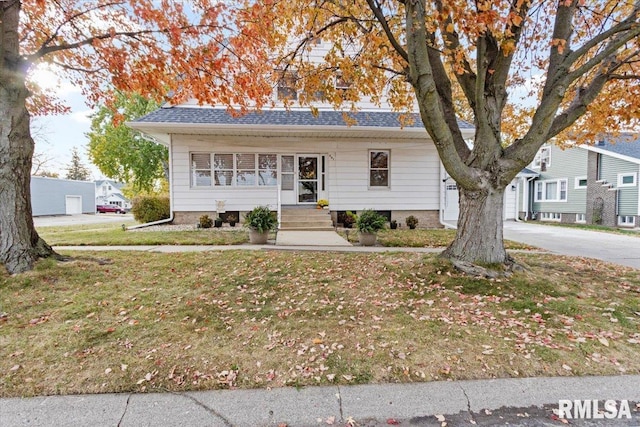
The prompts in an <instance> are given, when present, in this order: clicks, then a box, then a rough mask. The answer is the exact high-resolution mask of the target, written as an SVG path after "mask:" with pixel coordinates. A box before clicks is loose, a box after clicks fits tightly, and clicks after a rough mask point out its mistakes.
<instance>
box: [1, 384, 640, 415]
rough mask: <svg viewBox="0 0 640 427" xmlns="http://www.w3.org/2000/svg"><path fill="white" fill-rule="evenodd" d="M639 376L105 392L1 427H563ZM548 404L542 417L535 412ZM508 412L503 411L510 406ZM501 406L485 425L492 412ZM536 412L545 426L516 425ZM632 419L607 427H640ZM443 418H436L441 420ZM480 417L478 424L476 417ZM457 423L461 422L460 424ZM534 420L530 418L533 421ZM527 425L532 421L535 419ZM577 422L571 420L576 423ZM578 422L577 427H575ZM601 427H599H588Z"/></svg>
mask: <svg viewBox="0 0 640 427" xmlns="http://www.w3.org/2000/svg"><path fill="white" fill-rule="evenodd" d="M638 384H640V376H639V375H636V376H616V377H555V378H523V379H497V380H478V381H452V382H428V383H410V384H380V385H357V386H335V387H331V386H330V387H305V388H300V389H295V388H274V389H271V390H267V389H255V390H232V391H206V392H190V393H163V394H154V393H148V394H124V393H123V394H103V395H84V396H49V397H36V398H29V399H19V398H15V399H1V400H0V424H1V425H3V426H12V427H21V426H34V427H35V426H69V427H74V426H78V427H80V426H121V427H126V426H189V427H199V426H203V427H204V426H215V427H217V426H224V427H228V426H238V427H244V426H247V427H254V426H279V425H281V426H282V425H286V426H287V427H298V426H300V427H302V426H304V427H306V426H321V425H325V426H326V425H342V426H344V425H348V424H349V423H350V422H352V421H353V422H354V423H355V424H352V425H358V426H365V425H366V426H382V425H389V424H395V423H396V422H397V423H399V424H400V425H434V426H436V425H437V426H441V425H443V424H442V419H445V420H446V419H449V423H448V425H449V426H455V425H467V426H468V425H472V424H476V423H477V424H480V425H498V424H502V423H503V421H504V419H506V418H507V416H508V414H512V415H513V418H514V419H515V420H516V422H509V424H510V425H563V424H562V423H560V422H558V421H553V420H552V415H553V413H552V411H551V408H558V401H559V400H560V399H569V400H576V399H580V400H586V399H598V400H599V401H600V402H601V403H600V407H601V408H602V406H603V405H604V401H605V400H608V399H613V400H618V401H620V400H628V401H629V402H631V401H633V402H638V401H640V387H638ZM545 404H546V405H549V406H547V407H546V408H545V409H544V411H543V412H541V411H536V408H535V407H540V406H542V405H545ZM505 407H506V408H505ZM499 408H503V409H502V410H501V411H500V415H499V416H498V415H496V416H495V417H494V418H495V419H493V420H491V419H490V420H489V421H488V422H486V423H485V422H477V421H476V420H475V419H476V417H480V416H482V417H484V418H487V417H486V415H491V413H492V411H495V410H498V409H499ZM527 411H530V412H531V414H534V413H536V412H539V414H538V416H539V418H540V420H539V421H543V422H544V421H546V422H545V423H544V424H540V423H536V424H531V423H528V422H527V423H526V424H525V423H522V424H520V423H518V422H517V421H518V417H520V419H521V420H524V421H526V419H527V418H531V415H530V414H528V413H527V415H529V416H526V415H525V413H526V412H527ZM631 414H632V419H631V420H623V421H624V422H625V423H624V424H620V423H616V421H615V420H604V421H606V422H607V424H603V425H640V414H639V413H638V408H637V407H636V406H635V404H632V408H631ZM436 416H438V417H436ZM478 419H480V418H478ZM455 420H457V422H456V421H455ZM531 420H533V419H531ZM531 420H529V421H531ZM572 424H574V422H573V421H572ZM578 424H579V423H578ZM589 425H600V424H589Z"/></svg>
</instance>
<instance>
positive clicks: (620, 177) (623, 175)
mask: <svg viewBox="0 0 640 427" xmlns="http://www.w3.org/2000/svg"><path fill="white" fill-rule="evenodd" d="M627 177H632V178H633V182H632V183H631V184H625V183H624V182H622V181H623V180H624V178H627ZM636 185H638V174H637V173H636V172H626V173H619V174H618V187H635V186H636Z"/></svg>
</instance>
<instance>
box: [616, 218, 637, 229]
mask: <svg viewBox="0 0 640 427" xmlns="http://www.w3.org/2000/svg"><path fill="white" fill-rule="evenodd" d="M629 220H630V221H629ZM618 225H620V226H622V227H635V226H636V217H635V216H633V215H618Z"/></svg>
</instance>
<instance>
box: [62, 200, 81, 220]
mask: <svg viewBox="0 0 640 427" xmlns="http://www.w3.org/2000/svg"><path fill="white" fill-rule="evenodd" d="M65 213H66V214H67V215H78V214H81V213H82V196H65Z"/></svg>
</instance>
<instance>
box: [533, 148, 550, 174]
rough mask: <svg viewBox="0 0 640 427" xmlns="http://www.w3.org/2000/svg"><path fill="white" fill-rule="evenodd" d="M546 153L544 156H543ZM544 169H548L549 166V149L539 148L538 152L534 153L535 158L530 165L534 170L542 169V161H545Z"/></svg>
mask: <svg viewBox="0 0 640 427" xmlns="http://www.w3.org/2000/svg"><path fill="white" fill-rule="evenodd" d="M544 153H546V154H544ZM545 159H546V161H545V162H544V163H545V168H549V167H550V166H551V147H550V146H546V147H540V149H539V150H538V152H537V153H536V157H534V159H533V164H532V165H531V166H532V168H534V169H541V168H542V161H543V160H545Z"/></svg>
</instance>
